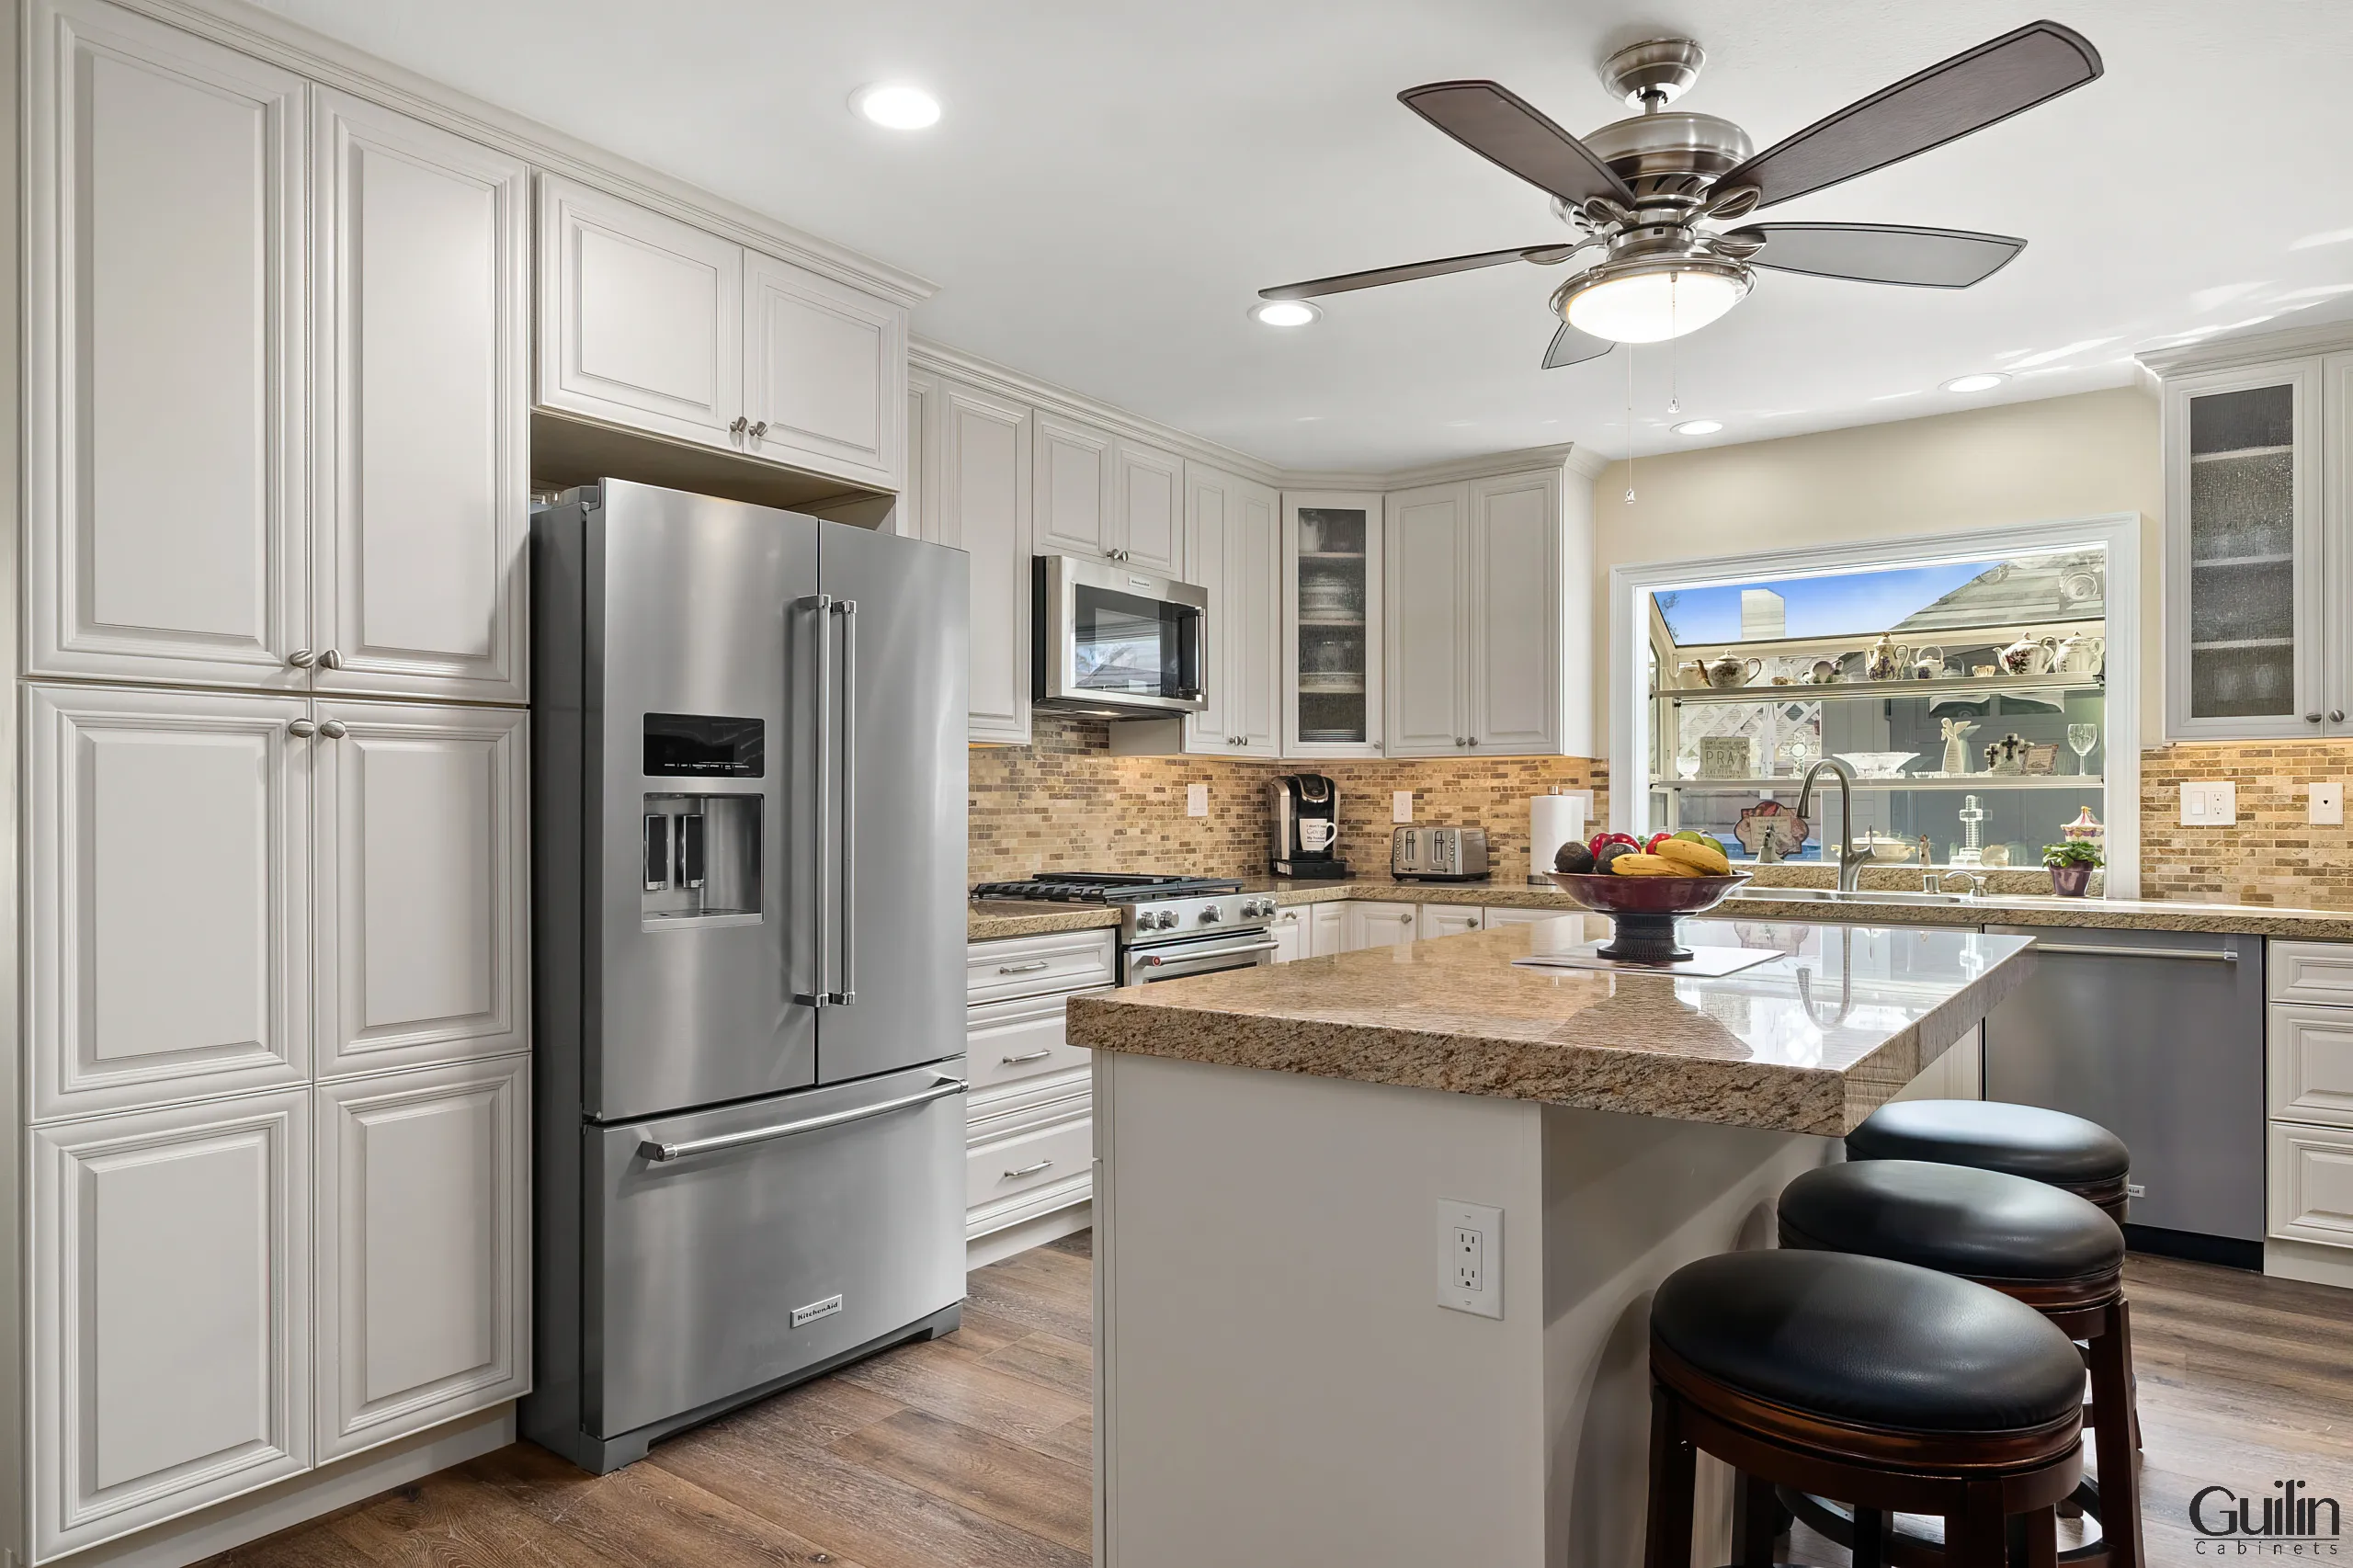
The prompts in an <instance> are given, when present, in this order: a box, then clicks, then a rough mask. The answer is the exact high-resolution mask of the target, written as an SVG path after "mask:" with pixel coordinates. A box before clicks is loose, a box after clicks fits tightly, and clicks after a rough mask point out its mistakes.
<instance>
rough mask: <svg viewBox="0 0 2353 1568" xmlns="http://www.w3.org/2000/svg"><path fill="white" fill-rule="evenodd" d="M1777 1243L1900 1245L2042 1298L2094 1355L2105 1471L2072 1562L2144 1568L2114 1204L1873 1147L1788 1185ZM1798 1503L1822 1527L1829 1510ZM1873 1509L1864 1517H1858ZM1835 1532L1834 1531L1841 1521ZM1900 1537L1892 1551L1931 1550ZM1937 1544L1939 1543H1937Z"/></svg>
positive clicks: (2046, 1311) (1912, 1257)
mask: <svg viewBox="0 0 2353 1568" xmlns="http://www.w3.org/2000/svg"><path fill="white" fill-rule="evenodd" d="M1780 1229H1781V1244H1782V1245H1783V1246H1784V1247H1795V1248H1806V1249H1813V1250H1818V1251H1825V1252H1836V1253H1849V1254H1856V1255H1859V1256H1867V1257H1878V1258H1887V1259H1892V1260H1893V1261H1895V1262H1898V1263H1908V1264H1913V1265H1915V1266H1916V1267H1922V1268H1932V1269H1935V1270H1936V1271H1937V1272H1938V1273H1940V1274H1952V1275H1958V1276H1960V1277H1961V1278H1964V1279H1971V1280H1974V1281H1976V1282H1977V1283H1978V1284H1981V1285H1985V1286H1988V1287H1991V1288H1992V1289H1994V1290H1999V1291H2000V1292H2002V1294H2004V1295H2006V1296H2007V1297H2009V1298H2010V1299H2011V1300H2013V1301H2018V1302H2021V1303H2023V1304H2025V1305H2027V1306H2029V1307H2032V1308H2033V1309H2035V1310H2036V1311H2037V1312H2040V1313H2041V1314H2042V1315H2043V1317H2044V1318H2045V1319H2047V1320H2048V1321H2049V1322H2050V1323H2051V1324H2052V1325H2053V1326H2054V1327H2056V1328H2058V1329H2060V1330H2061V1331H2062V1332H2063V1333H2064V1334H2065V1335H2066V1336H2067V1337H2068V1338H2069V1339H2071V1340H2082V1341H2084V1342H2085V1351H2084V1358H2085V1360H2086V1362H2087V1363H2088V1364H2089V1366H2090V1368H2091V1384H2092V1403H2091V1407H2090V1410H2089V1411H2088V1412H2087V1413H2086V1417H2085V1419H2086V1423H2087V1424H2088V1425H2089V1426H2090V1427H2091V1429H2092V1437H2093V1443H2094V1448H2093V1452H2094V1454H2095V1455H2096V1456H2097V1460H2098V1464H2099V1476H2098V1484H2097V1487H2096V1488H2094V1487H2092V1486H2090V1485H2088V1484H2087V1485H2086V1487H2085V1488H2083V1490H2082V1493H2081V1494H2080V1495H2081V1497H2082V1501H2083V1503H2084V1507H2085V1511H2086V1512H2087V1513H2089V1514H2091V1515H2092V1516H2093V1517H2096V1518H2097V1519H2098V1520H2099V1521H2100V1539H2099V1540H2098V1542H2097V1544H2096V1545H2095V1546H2092V1547H2089V1548H2085V1549H2078V1550H2076V1551H2070V1552H2069V1553H2068V1554H2067V1559H2068V1561H2070V1562H2086V1563H2100V1564H2105V1565H2107V1568H2141V1564H2142V1563H2143V1561H2144V1560H2145V1559H2144V1553H2143V1547H2142V1539H2141V1494H2140V1484H2139V1479H2138V1477H2137V1475H2136V1473H2135V1467H2134V1463H2133V1450H2134V1449H2135V1447H2136V1444H2135V1440H2134V1434H2135V1423H2134V1420H2133V1415H2134V1411H2133V1398H2132V1378H2131V1370H2132V1333H2131V1319H2130V1315H2129V1309H2128V1307H2127V1306H2126V1303H2125V1300H2124V1236H2123V1233H2121V1232H2120V1231H2119V1230H2118V1229H2117V1228H2116V1226H2115V1225H2114V1224H2112V1223H2110V1222H2109V1219H2108V1217H2107V1215H2105V1214H2103V1213H2102V1212H2101V1211H2100V1210H2098V1209H2097V1208H2096V1207H2094V1206H2093V1205H2092V1204H2091V1203H2089V1202H2087V1201H2086V1200H2085V1199H2081V1198H2078V1197H2076V1196H2075V1194H2073V1193H2070V1192H2063V1191H2061V1190H2060V1189H2059V1188H2057V1187H2047V1186H2045V1185H2043V1184H2042V1183H2040V1182H2036V1181H2029V1180H2028V1179H2027V1178H2025V1177H2023V1176H2005V1175H2003V1174H2002V1173H2001V1172H1998V1171H1987V1170H1974V1169H1971V1168H1969V1167H1968V1166H1965V1165H1929V1164H1925V1163H1923V1162H1920V1161H1916V1160H1865V1161H1859V1162H1854V1163H1850V1164H1847V1165H1827V1166H1824V1168H1822V1169H1820V1170H1814V1171H1808V1172H1807V1173H1806V1174H1805V1175H1803V1176H1800V1177H1798V1178H1797V1180H1795V1181H1793V1182H1791V1183H1790V1185H1789V1186H1788V1187H1785V1188H1783V1189H1782V1192H1781V1201H1780ZM1799 1512H1800V1514H1801V1515H1802V1516H1805V1517H1808V1522H1809V1523H1812V1524H1814V1525H1815V1526H1816V1528H1822V1521H1820V1520H1818V1519H1815V1518H1813V1517H1811V1516H1808V1515H1807V1510H1806V1509H1805V1508H1804V1507H1802V1506H1801V1507H1800V1508H1799ZM1866 1523H1867V1521H1862V1520H1858V1521H1857V1523H1856V1528H1858V1529H1860V1528H1864V1527H1865V1525H1866ZM1833 1533H1834V1534H1835V1533H1836V1532H1835V1531H1834V1532H1833ZM1921 1544H1922V1543H1920V1542H1915V1541H1913V1540H1907V1539H1904V1538H1898V1540H1896V1541H1895V1542H1894V1545H1893V1549H1892V1551H1891V1553H1890V1556H1891V1560H1892V1561H1894V1562H1899V1563H1901V1562H1905V1561H1907V1560H1910V1561H1923V1560H1928V1561H1932V1560H1933V1558H1932V1557H1929V1556H1926V1555H1925V1554H1924V1553H1922V1552H1921V1551H1917V1550H1915V1549H1916V1548H1917V1547H1918V1546H1920V1545H1921ZM1927 1544H1928V1545H1929V1546H1930V1547H1931V1548H1933V1543H1927Z"/></svg>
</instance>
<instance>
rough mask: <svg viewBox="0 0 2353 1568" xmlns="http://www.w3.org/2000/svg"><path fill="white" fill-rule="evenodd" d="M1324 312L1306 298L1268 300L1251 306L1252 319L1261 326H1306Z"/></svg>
mask: <svg viewBox="0 0 2353 1568" xmlns="http://www.w3.org/2000/svg"><path fill="white" fill-rule="evenodd" d="M1323 313H1324V312H1323V311H1322V310H1321V309H1320V308H1319V307H1317V306H1315V305H1313V304H1310V303H1309V302H1308V301H1305V300H1268V301H1265V302H1264V303H1261V304H1256V305H1253V306H1251V307H1250V319H1251V320H1252V321H1254V322H1256V323H1257V324H1259V325H1260V326H1305V325H1307V324H1309V323H1310V322H1313V321H1314V320H1316V319H1317V318H1318V317H1320V316H1321V315H1323Z"/></svg>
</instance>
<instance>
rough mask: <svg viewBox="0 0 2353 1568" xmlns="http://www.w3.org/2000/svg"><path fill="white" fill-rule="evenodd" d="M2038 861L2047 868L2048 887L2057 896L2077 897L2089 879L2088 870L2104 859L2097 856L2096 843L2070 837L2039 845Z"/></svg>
mask: <svg viewBox="0 0 2353 1568" xmlns="http://www.w3.org/2000/svg"><path fill="white" fill-rule="evenodd" d="M2042 863H2043V865H2045V866H2046V867H2048V868H2050V870H2051V891H2052V892H2055V893H2057V894H2058V895H2059V896H2060V897H2061V898H2081V897H2083V896H2084V894H2085V892H2086V891H2088V890H2089V889H2090V887H2091V883H2092V872H2093V871H2094V870H2096V869H2098V868H2099V867H2100V866H2102V865H2104V864H2105V863H2106V862H2105V861H2103V860H2102V859H2101V858H2100V853H2099V846H2098V845H2097V844H2094V843H2092V842H2091V841H2090V840H2088V839H2083V838H2071V839H2069V840H2068V841H2067V842H2066V843H2064V844H2046V845H2044V846H2042Z"/></svg>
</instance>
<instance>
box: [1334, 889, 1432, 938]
mask: <svg viewBox="0 0 2353 1568" xmlns="http://www.w3.org/2000/svg"><path fill="white" fill-rule="evenodd" d="M1347 909H1348V948H1349V949H1350V950H1351V951H1353V950H1355V949H1358V948H1394V947H1399V946H1402V945H1404V944H1405V943H1407V942H1411V941H1413V940H1415V938H1416V937H1419V936H1420V934H1421V932H1420V924H1421V923H1420V912H1419V911H1418V909H1416V907H1415V905H1413V904H1410V903H1387V902H1385V901H1383V902H1371V901H1367V900H1361V899H1359V900H1357V901H1354V902H1352V903H1349V904H1348V906H1347Z"/></svg>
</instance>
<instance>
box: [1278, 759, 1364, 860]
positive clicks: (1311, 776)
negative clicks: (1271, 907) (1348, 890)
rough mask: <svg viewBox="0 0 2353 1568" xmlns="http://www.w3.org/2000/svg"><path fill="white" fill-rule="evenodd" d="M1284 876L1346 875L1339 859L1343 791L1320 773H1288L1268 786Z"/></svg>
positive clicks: (1279, 857) (1279, 858)
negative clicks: (1341, 793) (1341, 796)
mask: <svg viewBox="0 0 2353 1568" xmlns="http://www.w3.org/2000/svg"><path fill="white" fill-rule="evenodd" d="M1267 802H1268V804H1269V805H1270V806H1271V807H1272V812H1271V815H1272V818H1273V822H1274V829H1275V852H1274V854H1273V855H1272V856H1270V857H1269V858H1268V864H1269V865H1270V866H1271V867H1272V868H1273V870H1274V873H1275V875H1277V876H1279V877H1345V876H1347V874H1348V863H1347V861H1346V860H1343V859H1341V858H1340V790H1339V787H1338V786H1337V785H1336V784H1334V783H1333V782H1332V781H1331V780H1330V779H1329V778H1325V777H1324V775H1322V774H1321V773H1286V774H1284V775H1283V776H1282V777H1281V778H1277V779H1275V780H1274V781H1273V782H1272V783H1270V784H1268V785H1267Z"/></svg>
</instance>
